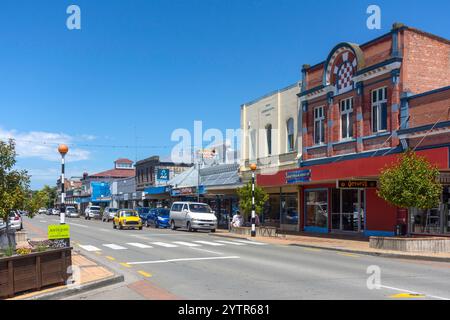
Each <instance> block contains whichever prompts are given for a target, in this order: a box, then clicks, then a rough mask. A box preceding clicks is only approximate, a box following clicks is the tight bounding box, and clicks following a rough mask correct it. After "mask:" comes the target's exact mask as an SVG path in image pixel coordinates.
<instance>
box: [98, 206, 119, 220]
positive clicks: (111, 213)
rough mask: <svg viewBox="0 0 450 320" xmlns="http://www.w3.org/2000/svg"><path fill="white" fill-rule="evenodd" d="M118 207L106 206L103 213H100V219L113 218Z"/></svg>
mask: <svg viewBox="0 0 450 320" xmlns="http://www.w3.org/2000/svg"><path fill="white" fill-rule="evenodd" d="M118 210H119V209H116V208H110V207H106V208H105V211H103V215H102V221H103V222H104V221H106V222H109V221H111V220H114V217H115V215H116V213H117V211H118Z"/></svg>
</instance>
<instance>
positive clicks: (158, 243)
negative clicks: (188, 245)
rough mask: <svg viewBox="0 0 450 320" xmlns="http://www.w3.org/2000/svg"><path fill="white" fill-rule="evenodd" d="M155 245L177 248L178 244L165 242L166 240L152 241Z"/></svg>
mask: <svg viewBox="0 0 450 320" xmlns="http://www.w3.org/2000/svg"><path fill="white" fill-rule="evenodd" d="M152 244H154V245H155V246H160V247H165V248H177V247H178V246H177V245H174V244H170V243H165V242H152Z"/></svg>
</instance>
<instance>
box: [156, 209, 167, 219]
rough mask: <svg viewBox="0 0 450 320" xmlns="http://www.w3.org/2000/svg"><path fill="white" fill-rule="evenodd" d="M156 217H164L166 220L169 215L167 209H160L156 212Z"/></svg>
mask: <svg viewBox="0 0 450 320" xmlns="http://www.w3.org/2000/svg"><path fill="white" fill-rule="evenodd" d="M157 214H158V217H164V218H167V217H168V216H169V215H170V210H169V209H161V210H158V211H157Z"/></svg>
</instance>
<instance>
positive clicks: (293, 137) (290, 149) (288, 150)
mask: <svg viewBox="0 0 450 320" xmlns="http://www.w3.org/2000/svg"><path fill="white" fill-rule="evenodd" d="M290 121H292V146H291V147H292V148H290V139H289V136H290V135H291V134H290V133H289V129H290V128H289V122H290ZM286 132H287V137H286V143H287V145H286V150H287V152H293V151H295V121H294V118H292V117H291V118H289V119H287V121H286Z"/></svg>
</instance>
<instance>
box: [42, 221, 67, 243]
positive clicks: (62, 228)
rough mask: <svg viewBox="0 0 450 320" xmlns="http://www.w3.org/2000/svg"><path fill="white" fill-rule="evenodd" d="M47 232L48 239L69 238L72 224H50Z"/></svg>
mask: <svg viewBox="0 0 450 320" xmlns="http://www.w3.org/2000/svg"><path fill="white" fill-rule="evenodd" d="M47 234H48V240H57V239H69V238H70V226H69V225H68V224H61V225H49V226H48V232H47Z"/></svg>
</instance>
